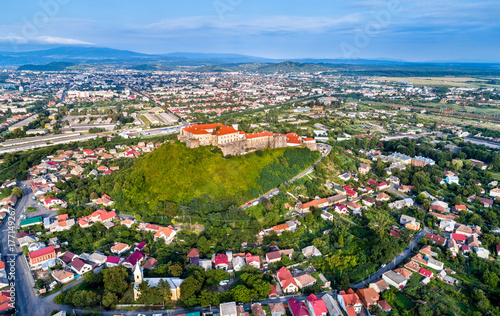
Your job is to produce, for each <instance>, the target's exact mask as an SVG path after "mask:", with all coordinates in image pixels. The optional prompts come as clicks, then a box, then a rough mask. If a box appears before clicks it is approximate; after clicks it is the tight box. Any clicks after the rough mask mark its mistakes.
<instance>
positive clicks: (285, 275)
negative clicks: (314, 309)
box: [276, 267, 299, 293]
mask: <svg viewBox="0 0 500 316" xmlns="http://www.w3.org/2000/svg"><path fill="white" fill-rule="evenodd" d="M276 277H277V279H278V281H279V283H280V285H281V289H282V290H283V293H294V292H297V291H298V290H299V286H298V284H297V282H296V281H295V279H294V277H293V276H292V273H290V270H288V269H287V268H286V267H281V269H279V270H278V271H276Z"/></svg>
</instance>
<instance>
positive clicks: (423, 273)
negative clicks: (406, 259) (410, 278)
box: [418, 268, 432, 278]
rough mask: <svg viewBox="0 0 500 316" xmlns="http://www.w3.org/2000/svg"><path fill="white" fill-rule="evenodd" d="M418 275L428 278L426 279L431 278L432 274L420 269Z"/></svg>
mask: <svg viewBox="0 0 500 316" xmlns="http://www.w3.org/2000/svg"><path fill="white" fill-rule="evenodd" d="M418 273H420V274H421V275H423V276H424V277H428V278H430V277H432V272H431V271H429V270H427V269H424V268H421V269H420V271H418Z"/></svg>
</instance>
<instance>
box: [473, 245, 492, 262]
mask: <svg viewBox="0 0 500 316" xmlns="http://www.w3.org/2000/svg"><path fill="white" fill-rule="evenodd" d="M475 252H476V255H477V256H478V257H479V258H483V259H486V260H488V259H489V258H490V251H489V250H488V249H485V248H482V247H477V248H476V250H475Z"/></svg>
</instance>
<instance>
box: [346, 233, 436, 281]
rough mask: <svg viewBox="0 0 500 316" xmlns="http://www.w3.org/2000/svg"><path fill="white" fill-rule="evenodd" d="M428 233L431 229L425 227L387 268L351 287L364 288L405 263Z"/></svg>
mask: <svg viewBox="0 0 500 316" xmlns="http://www.w3.org/2000/svg"><path fill="white" fill-rule="evenodd" d="M428 232H430V229H428V228H427V227H425V228H424V229H423V230H422V231H420V232H419V233H418V234H417V236H415V238H414V239H413V240H412V242H411V243H410V244H409V245H408V247H406V248H405V249H404V250H403V251H402V252H401V253H400V254H399V255H397V256H396V257H395V258H394V259H393V260H392V261H391V262H389V263H388V264H387V265H386V266H385V267H383V268H380V269H379V270H378V271H377V272H376V273H375V274H372V275H371V276H370V277H368V278H367V279H365V280H363V281H361V282H359V283H356V284H351V287H353V288H360V287H364V286H365V285H366V284H368V283H371V282H373V281H375V280H377V279H378V278H380V277H382V274H384V273H385V272H387V271H389V270H392V269H394V268H395V267H396V266H397V265H398V264H400V263H401V262H403V260H405V259H406V258H407V257H408V256H409V255H410V254H411V252H412V250H413V248H414V247H415V246H416V245H417V244H418V242H419V241H420V239H422V237H424V236H425V234H427V233H428Z"/></svg>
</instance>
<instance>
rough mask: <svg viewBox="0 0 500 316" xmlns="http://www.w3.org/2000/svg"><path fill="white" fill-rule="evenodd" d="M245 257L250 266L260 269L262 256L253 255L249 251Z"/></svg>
mask: <svg viewBox="0 0 500 316" xmlns="http://www.w3.org/2000/svg"><path fill="white" fill-rule="evenodd" d="M245 259H246V262H247V264H248V265H249V266H252V267H254V268H257V269H260V257H259V256H258V255H252V254H251V253H247V254H246V255H245Z"/></svg>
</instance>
